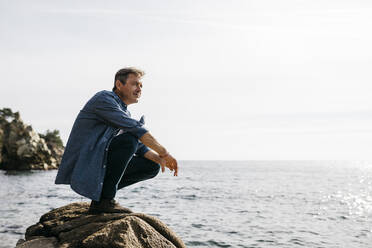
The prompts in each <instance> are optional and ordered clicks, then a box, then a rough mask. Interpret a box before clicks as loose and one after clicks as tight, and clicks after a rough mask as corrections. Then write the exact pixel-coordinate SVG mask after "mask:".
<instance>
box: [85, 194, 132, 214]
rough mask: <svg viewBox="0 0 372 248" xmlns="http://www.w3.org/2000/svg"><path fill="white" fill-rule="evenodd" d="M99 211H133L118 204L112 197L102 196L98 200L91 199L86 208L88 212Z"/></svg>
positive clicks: (94, 212) (97, 212) (95, 212)
mask: <svg viewBox="0 0 372 248" xmlns="http://www.w3.org/2000/svg"><path fill="white" fill-rule="evenodd" d="M100 213H133V212H132V210H130V209H129V208H126V207H122V206H120V204H119V203H118V202H117V201H115V200H114V199H106V198H102V199H101V200H100V201H94V200H92V202H91V203H90V206H89V209H88V214H100Z"/></svg>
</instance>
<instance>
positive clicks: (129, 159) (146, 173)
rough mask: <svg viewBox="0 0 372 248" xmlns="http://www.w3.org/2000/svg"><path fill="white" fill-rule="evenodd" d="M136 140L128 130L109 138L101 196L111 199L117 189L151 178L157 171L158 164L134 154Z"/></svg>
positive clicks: (136, 144) (158, 168)
mask: <svg viewBox="0 0 372 248" xmlns="http://www.w3.org/2000/svg"><path fill="white" fill-rule="evenodd" d="M138 142H139V141H138V139H137V138H136V137H135V136H134V135H132V134H130V133H128V132H125V133H122V134H120V135H118V136H115V137H114V138H113V139H112V140H111V143H110V146H109V149H108V154H107V166H106V173H105V178H104V181H103V188H102V193H101V198H108V199H113V198H114V197H115V195H116V192H117V191H118V190H119V189H121V188H124V187H126V186H128V185H131V184H134V183H137V182H140V181H144V180H147V179H150V178H153V177H155V176H156V175H157V174H158V173H159V171H160V164H157V163H155V162H154V161H152V160H149V159H147V158H145V157H140V156H136V155H135V154H134V153H135V152H136V150H137V146H138Z"/></svg>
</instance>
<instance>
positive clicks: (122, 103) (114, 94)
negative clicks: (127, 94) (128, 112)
mask: <svg viewBox="0 0 372 248" xmlns="http://www.w3.org/2000/svg"><path fill="white" fill-rule="evenodd" d="M111 93H112V95H113V96H114V98H115V99H116V100H117V101H118V102H119V103H120V104H121V106H122V107H123V108H124V109H127V104H126V103H125V102H123V100H121V98H120V97H119V96H118V95H116V93H115V92H114V91H113V90H111Z"/></svg>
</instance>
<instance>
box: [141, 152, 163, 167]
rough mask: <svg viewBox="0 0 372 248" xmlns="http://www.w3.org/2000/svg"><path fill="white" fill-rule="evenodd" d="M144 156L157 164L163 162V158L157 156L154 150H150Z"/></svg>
mask: <svg viewBox="0 0 372 248" xmlns="http://www.w3.org/2000/svg"><path fill="white" fill-rule="evenodd" d="M143 156H144V157H145V158H147V159H150V160H152V161H154V162H155V163H157V164H160V162H161V158H160V157H159V154H157V153H156V152H154V151H153V150H148V151H147V152H146V153H145V154H144V155H143Z"/></svg>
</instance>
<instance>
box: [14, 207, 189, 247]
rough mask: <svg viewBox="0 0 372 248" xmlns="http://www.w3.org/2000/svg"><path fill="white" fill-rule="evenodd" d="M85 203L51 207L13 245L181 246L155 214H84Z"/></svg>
mask: <svg viewBox="0 0 372 248" xmlns="http://www.w3.org/2000/svg"><path fill="white" fill-rule="evenodd" d="M88 208H89V203H87V202H75V203H71V204H68V205H65V206H63V207H60V208H56V209H53V210H51V211H50V212H48V213H45V214H44V215H42V216H41V217H40V220H39V222H38V223H36V224H34V225H32V226H30V227H28V228H27V230H26V234H25V239H20V240H18V242H17V246H16V248H26V247H27V248H34V247H45V248H48V247H51V248H53V247H60V248H75V247H79V248H86V247H91V248H94V247H97V248H98V247H100V248H102V247H117V248H120V247H123V248H124V247H125V248H151V247H154V248H185V247H186V246H185V244H184V243H183V242H182V240H181V239H180V238H179V237H177V235H176V234H175V233H174V232H173V231H172V230H171V229H170V228H169V227H168V226H166V225H165V224H164V223H162V222H161V221H160V220H159V219H158V218H156V217H153V216H150V215H146V214H143V213H133V212H132V211H131V210H129V212H128V213H102V214H98V215H90V214H87V211H88Z"/></svg>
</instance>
